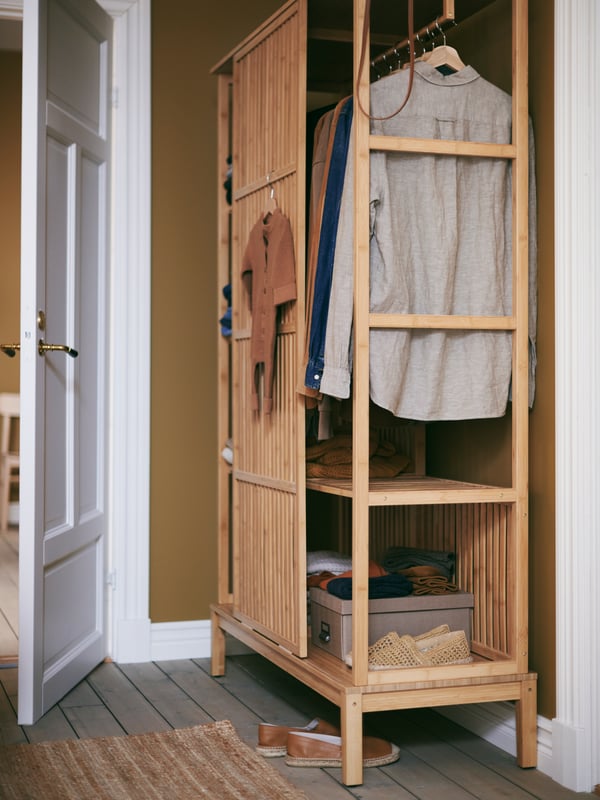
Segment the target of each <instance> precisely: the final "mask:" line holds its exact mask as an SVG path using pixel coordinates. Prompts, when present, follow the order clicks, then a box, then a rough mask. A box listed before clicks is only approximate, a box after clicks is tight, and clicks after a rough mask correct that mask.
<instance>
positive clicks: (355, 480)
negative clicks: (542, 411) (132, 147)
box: [211, 0, 537, 785]
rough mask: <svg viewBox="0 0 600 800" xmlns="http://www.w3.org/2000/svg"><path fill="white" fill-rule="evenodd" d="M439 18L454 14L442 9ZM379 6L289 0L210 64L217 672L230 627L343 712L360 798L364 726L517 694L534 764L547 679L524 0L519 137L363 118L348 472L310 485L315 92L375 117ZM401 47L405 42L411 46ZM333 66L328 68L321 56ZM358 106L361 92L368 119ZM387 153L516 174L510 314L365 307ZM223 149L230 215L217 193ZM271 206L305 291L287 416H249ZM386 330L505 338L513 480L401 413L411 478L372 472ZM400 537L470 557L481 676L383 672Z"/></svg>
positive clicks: (519, 22)
mask: <svg viewBox="0 0 600 800" xmlns="http://www.w3.org/2000/svg"><path fill="white" fill-rule="evenodd" d="M455 2H456V7H457V12H458V11H459V10H460V8H461V3H464V5H465V6H467V7H468V8H469V11H470V13H475V12H476V11H478V10H479V9H480V8H481V7H483V6H485V5H486V3H485V2H481V3H478V2H474V1H473V0H455ZM379 5H382V3H381V2H380V4H379ZM390 5H391V4H390ZM428 5H432V6H433V7H436V4H435V3H429V4H428ZM317 6H318V7H319V8H318V10H317V9H316V7H317ZM437 6H439V7H441V6H442V2H441V0H439V2H438V3H437ZM329 7H331V14H330V17H329V18H328V16H327V11H328V8H329ZM342 7H343V8H344V10H345V11H346V12H349V13H348V14H347V15H346V19H348V20H349V26H348V29H345V28H344V27H343V26H342V24H341V22H340V19H341V17H340V8H342ZM366 7H367V3H366V0H354V2H353V3H352V0H347V2H345V3H344V2H339V0H336V2H328V0H320V2H318V3H313V2H311V0H290V2H287V3H285V4H284V5H283V6H282V7H281V8H280V9H279V10H278V11H277V12H276V13H275V14H273V15H272V16H271V17H270V18H269V19H267V20H266V21H265V22H264V23H263V24H262V25H260V26H259V27H258V28H257V29H256V30H255V31H254V32H253V33H252V34H251V35H250V36H248V37H247V38H246V39H245V40H244V41H243V42H242V43H241V44H240V45H239V46H238V47H236V48H235V49H234V50H233V51H232V52H231V53H230V54H228V55H227V56H226V57H225V58H224V59H223V60H222V61H221V62H219V64H217V65H216V66H215V68H214V69H213V72H214V74H215V75H216V76H217V80H218V87H219V89H218V98H219V100H218V159H219V164H220V165H221V167H222V168H223V173H220V176H219V186H218V192H219V231H218V239H219V265H218V269H219V298H218V304H219V305H218V307H219V316H220V317H221V316H222V315H223V312H224V307H225V301H224V298H223V295H222V292H221V289H222V287H223V286H225V285H226V284H230V285H231V291H232V330H231V335H230V336H227V337H226V336H222V337H221V339H220V341H219V398H218V402H219V410H220V415H219V431H218V433H219V442H220V449H221V448H222V447H223V443H224V442H225V441H226V440H228V439H231V440H232V452H233V465H230V464H229V463H227V462H226V461H225V460H224V459H223V458H222V456H221V453H219V532H218V539H219V582H218V586H219V589H218V593H219V596H218V598H217V602H216V603H215V604H214V605H213V606H211V614H212V665H211V669H212V673H213V675H221V674H223V673H224V671H225V666H226V658H225V646H226V639H225V634H226V633H227V634H230V635H232V636H233V637H235V638H236V639H237V640H239V641H241V642H243V643H244V644H245V645H247V646H248V647H250V648H251V649H252V650H253V651H255V652H257V653H259V654H261V655H263V656H264V657H266V658H267V659H269V660H270V661H271V662H272V663H274V664H276V665H277V666H279V667H281V668H282V669H283V670H285V671H286V672H288V673H289V674H291V675H292V676H294V677H295V678H297V679H298V680H300V681H301V682H303V683H304V684H306V685H307V686H309V687H311V688H312V689H314V690H315V691H316V692H318V693H320V694H321V695H323V696H324V697H326V698H327V699H329V700H330V701H331V702H333V703H334V704H336V705H337V706H338V707H339V709H340V719H341V733H342V743H343V744H342V780H343V782H344V783H345V784H347V785H356V784H360V783H362V780H363V767H362V731H363V715H364V714H368V713H370V712H374V711H385V710H397V709H403V708H418V707H441V706H451V705H459V704H468V703H484V702H493V701H514V702H515V710H516V738H517V761H518V763H519V765H520V766H522V767H532V766H535V765H536V759H537V726H536V708H537V704H536V682H537V676H536V674H535V673H533V672H530V671H529V667H528V414H529V408H528V391H529V373H528V364H529V341H528V314H529V299H528V257H529V251H528V247H529V244H528V237H529V201H528V197H529V182H528V170H529V139H528V137H529V128H528V96H527V59H528V54H527V49H528V29H527V25H528V10H527V0H512V20H511V27H512V49H511V56H510V58H511V70H512V137H511V142H510V143H509V144H492V143H485V142H468V141H454V140H447V139H414V138H396V137H391V136H385V137H384V136H375V135H372V134H371V132H370V126H369V118H368V117H367V116H366V115H365V114H364V113H359V112H358V111H356V110H355V115H354V121H353V125H354V147H353V151H352V153H351V157H352V158H353V159H354V191H355V198H356V200H355V212H354V253H355V258H354V286H355V287H357V290H356V291H355V292H354V307H353V309H354V316H353V325H354V341H353V376H352V415H351V417H352V420H353V423H352V476H353V477H352V479H339V478H312V477H311V478H308V479H307V477H306V466H305V456H306V419H305V415H306V402H305V397H304V395H303V394H302V392H301V391H299V390H298V388H299V383H300V378H299V376H300V373H301V369H300V368H301V366H302V364H303V359H304V356H305V340H306V321H305V318H306V309H307V306H308V303H307V298H306V286H305V275H304V268H305V264H306V260H307V245H306V241H307V232H308V223H307V220H306V216H307V213H306V209H307V188H306V187H307V180H306V175H307V169H308V167H307V156H306V136H307V124H306V118H307V110H308V109H307V96H308V94H309V93H310V89H311V87H312V86H313V85H316V84H317V83H319V81H320V84H319V88H320V90H321V91H327V90H329V89H330V90H331V92H332V93H334V92H335V93H336V95H337V96H338V97H343V96H344V92H345V93H346V94H352V93H353V89H355V88H356V89H357V91H358V98H360V104H361V105H362V107H363V108H369V91H370V76H369V73H370V70H369V59H368V58H367V59H363V60H364V62H365V63H364V65H363V69H362V72H361V74H359V73H358V70H359V65H360V61H361V42H362V37H363V28H364V26H365V25H367V26H368V22H365V16H366V15H365V9H366ZM311 12H312V13H311ZM437 13H438V12H436V11H434V13H433V16H432V19H433V20H435V19H436V14H437ZM418 27H419V26H418V25H417V28H415V30H417V29H418ZM404 35H406V31H405V32H404ZM402 36H403V32H402V31H398V36H397V37H396V38H397V40H398V41H400V40H401V39H402ZM396 38H394V37H390V36H389V32H388V34H387V35H385V36H376V35H375V33H374V34H373V36H372V38H371V46H372V49H371V55H372V54H373V52H385V51H386V50H387V49H389V48H390V47H393V45H394V42H395V41H396ZM342 44H343V45H345V46H346V47H349V48H352V50H353V56H352V57H351V62H352V64H353V67H352V68H351V69H352V72H351V73H350V74H347V75H346V76H345V78H344V80H345V81H346V83H345V85H342V81H340V80H337V82H336V85H335V89H334V88H333V83H334V80H333V78H334V76H333V75H332V73H333V72H335V68H334V67H330V68H328V70H329V71H328V73H327V74H325V72H324V71H323V68H322V67H320V66H319V64H320V56H319V54H320V52H321V51H322V49H323V48H327V47H331V48H336V47H338V46H341V45H342ZM377 48H379V49H378V50H377ZM325 52H326V51H325ZM332 52H333V50H332ZM323 63H328V64H330V65H331V64H332V63H333V62H332V59H331V58H329V59H327V57H325V58H324V60H323ZM319 70H321V74H319ZM356 99H357V95H356V94H355V108H356ZM401 99H402V98H399V100H400V101H401ZM376 150H379V151H394V152H404V153H411V154H423V155H427V154H434V155H436V156H442V157H449V158H454V157H459V158H479V159H507V160H509V161H510V162H512V184H511V185H512V231H513V243H514V246H513V253H512V276H513V286H512V313H510V314H509V315H506V316H456V315H452V316H450V315H427V314H402V315H401V314H385V315H384V314H374V313H371V312H370V308H369V291H368V287H369V280H370V278H369V235H370V234H369V161H370V153H371V152H373V151H376ZM229 156H231V166H232V186H231V198H230V200H231V202H228V201H227V200H226V197H225V192H224V191H223V186H222V184H223V174H224V170H225V166H224V165H225V164H226V163H227V159H228V157H229ZM273 201H275V202H276V203H277V205H278V206H279V208H281V210H282V211H283V212H284V213H285V215H286V216H287V218H288V219H289V221H290V225H291V229H292V234H293V240H294V256H295V263H296V278H297V297H296V300H295V301H293V302H287V303H285V304H283V305H282V306H281V308H280V312H279V318H278V328H277V347H276V355H275V365H274V370H275V378H274V387H273V409H272V411H271V412H270V413H264V410H262V411H261V410H260V409H259V410H258V411H257V410H255V409H254V408H253V407H252V403H251V392H250V386H251V384H253V382H254V375H252V374H251V353H250V339H251V336H250V330H251V319H252V317H251V311H250V309H249V307H248V301H247V298H246V297H245V296H244V287H243V284H242V280H241V264H242V260H243V257H244V250H245V247H246V243H247V241H248V237H249V235H250V232H251V230H252V228H253V226H254V224H255V223H256V221H257V220H258V219H259V218H260V217H261V215H264V214H265V212H266V210H267V208H268V205H269V203H270V202H271V203H272V202H273ZM271 207H273V206H272V205H271ZM381 328H390V329H391V328H396V329H405V330H424V331H427V330H452V331H504V332H509V333H510V334H511V337H512V379H511V392H512V396H511V403H510V405H511V410H510V423H509V424H510V435H509V438H510V450H511V455H510V460H511V464H510V473H511V475H510V480H507V481H505V482H502V483H501V484H499V485H496V484H490V483H489V482H487V481H485V482H481V483H478V482H473V481H472V480H469V481H463V480H456V479H450V478H439V477H433V476H431V475H428V474H427V473H426V466H425V465H426V458H425V450H426V447H427V445H426V442H425V434H424V430H425V426H424V425H423V424H422V423H406V421H404V420H403V421H400V422H398V426H397V428H394V431H395V433H394V435H397V436H398V437H401V438H402V441H403V443H404V445H405V447H406V449H407V450H408V451H409V455H410V458H411V464H412V467H411V469H409V470H408V471H407V472H405V473H402V474H401V475H399V476H398V477H395V478H389V479H386V478H378V479H373V478H370V477H369V430H370V428H371V427H372V426H373V425H374V424H376V420H375V419H374V416H373V413H374V412H373V408H372V403H371V401H370V392H369V344H370V333H371V331H372V330H374V329H381ZM357 421H361V422H362V423H363V424H358V423H357ZM366 421H370V423H371V424H367V422H366ZM386 424H388V423H387V422H386ZM323 498H325V499H326V502H327V503H328V506H327V509H328V511H327V514H328V515H329V516H328V517H327V524H328V525H329V526H330V528H331V527H333V528H334V529H336V531H337V532H334V534H333V539H335V540H336V542H338V543H339V544H340V546H347V547H348V549H349V550H351V555H352V597H353V600H352V623H351V625H352V652H351V655H352V666H348V665H347V664H346V663H345V662H344V661H343V660H341V659H339V658H337V657H335V656H334V655H332V654H331V653H328V652H325V651H324V650H323V649H322V648H319V647H316V646H315V645H314V644H312V643H311V635H310V626H309V622H308V621H307V609H306V597H307V580H306V566H307V527H310V525H311V519H312V517H311V514H314V511H312V510H311V509H313V507H314V505H315V499H316V503H317V505H318V503H319V502H320V501H321V500H323ZM331 509H333V512H332V511H331ZM332 514H333V516H331V515H332ZM332 520H334V521H333V525H331V523H332ZM336 526H337V527H336ZM424 531H425V532H424ZM336 537H337V539H336ZM331 541H332V539H330V540H329V543H331ZM390 542H400V543H406V544H416V543H418V544H420V545H422V546H428V547H431V548H432V549H436V548H437V549H442V548H443V549H454V550H456V551H457V573H458V576H459V577H460V580H461V585H462V586H463V587H464V588H465V589H467V590H468V591H470V592H472V593H473V595H474V598H475V608H474V612H473V630H472V637H471V654H472V661H471V662H470V663H466V664H465V663H461V664H458V663H454V664H445V665H441V666H435V667H431V666H427V667H408V668H406V667H403V668H401V669H385V670H372V669H371V670H370V669H369V665H368V646H369V601H368V585H369V562H370V560H371V559H372V558H373V553H374V552H377V553H380V552H381V551H382V549H384V547H385V545H386V544H389V543H390ZM324 549H325V548H324Z"/></svg>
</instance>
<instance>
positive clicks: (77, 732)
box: [0, 655, 596, 800]
mask: <svg viewBox="0 0 600 800" xmlns="http://www.w3.org/2000/svg"><path fill="white" fill-rule="evenodd" d="M16 705H17V670H16V669H14V668H7V669H0V742H1V743H15V742H23V743H26V742H41V741H47V740H53V739H65V738H87V737H93V736H125V735H127V734H130V733H143V732H147V731H161V730H169V729H171V728H182V727H186V726H190V725H199V724H203V723H206V722H211V721H213V720H220V719H229V720H231V722H232V723H233V725H234V726H235V727H236V729H237V731H238V733H239V735H240V737H241V738H242V739H243V740H244V741H245V742H247V743H248V744H249V745H251V746H254V745H255V744H256V731H257V724H258V723H259V722H261V721H268V722H275V723H280V724H293V725H298V724H305V723H306V722H307V721H308V720H309V719H311V718H312V717H314V716H322V717H323V718H325V719H329V720H330V721H332V722H334V723H337V722H338V719H339V717H338V709H337V708H336V707H335V706H333V705H331V704H330V703H329V702H328V701H327V700H324V699H323V698H322V697H320V696H319V695H317V694H316V693H315V692H313V691H311V690H310V689H307V688H306V687H305V686H303V685H302V684H301V683H299V682H298V681H296V680H295V679H293V678H290V677H289V676H288V675H287V674H286V673H284V672H283V671H281V670H280V669H278V668H277V667H274V666H273V665H272V664H270V663H269V662H268V661H266V660H265V659H263V658H262V657H261V656H258V655H244V656H235V657H229V658H228V659H227V673H226V675H225V676H223V677H220V678H216V679H215V678H212V677H211V676H210V662H209V660H208V659H195V660H180V661H163V662H158V663H146V664H130V665H124V664H120V665H117V664H112V663H104V664H101V665H100V666H99V667H97V668H96V669H95V670H94V671H93V672H92V673H91V674H90V675H89V676H88V678H87V679H86V680H84V681H83V682H82V683H80V684H79V685H78V686H77V687H76V688H75V689H73V691H71V692H70V693H69V694H68V695H67V696H66V697H65V699H64V700H63V701H62V702H60V703H59V704H58V705H56V706H54V708H52V709H51V710H50V711H49V712H48V713H47V714H46V715H45V716H44V717H43V718H42V719H41V720H40V721H39V722H38V723H37V724H35V725H32V726H24V727H20V726H18V725H17V722H16V715H15V709H16ZM365 727H366V730H365V732H366V733H370V734H373V735H381V736H384V737H385V738H388V739H390V740H392V741H394V742H396V743H397V744H398V745H399V746H400V749H401V757H400V760H399V761H398V762H396V763H395V764H391V765H389V766H387V767H381V768H378V769H373V768H371V769H367V770H365V773H364V774H365V782H364V784H363V785H362V786H358V787H353V788H347V787H345V786H343V784H342V783H341V769H318V768H297V767H296V768H294V767H288V766H287V765H286V764H285V761H284V759H283V758H274V759H270V763H271V764H273V765H274V766H275V767H276V768H277V769H279V770H280V771H281V772H282V773H283V774H284V775H285V776H286V777H287V779H288V780H289V781H290V782H291V783H293V784H295V785H296V786H297V787H299V788H300V789H302V790H303V791H304V793H305V794H306V796H307V797H308V798H309V800H324V799H326V800H350V798H360V800H408V799H409V798H412V800H414V799H415V798H419V800H440V798H443V800H473V798H481V799H482V800H500V798H504V800H506V798H510V800H533V798H539V799H540V800H569V798H573V799H575V798H579V800H587V799H588V798H589V799H590V800H592V799H593V798H595V797H596V796H595V795H592V794H583V793H578V794H576V793H574V792H570V791H569V790H567V789H564V788H562V787H560V786H559V785H558V784H556V783H554V782H553V781H552V780H550V778H548V777H547V776H545V775H543V774H542V773H541V772H538V771H537V770H532V769H528V770H523V769H520V768H519V767H518V766H517V765H516V763H515V759H514V758H513V757H512V756H509V755H508V754H506V753H505V752H503V751H502V750H499V749H498V748H496V747H494V746H493V745H490V744H488V743H487V742H485V741H484V740H483V739H479V738H478V737H476V736H474V735H473V734H471V733H469V732H468V731H466V730H464V729H463V728H461V727H459V726H457V725H455V724H454V723H452V722H449V721H448V720H446V719H444V718H443V717H442V716H440V715H439V714H437V713H435V712H434V711H431V710H429V709H418V710H409V711H398V712H396V711H394V712H392V711H389V712H383V713H378V714H372V715H368V716H367V717H365ZM215 800H218V798H215Z"/></svg>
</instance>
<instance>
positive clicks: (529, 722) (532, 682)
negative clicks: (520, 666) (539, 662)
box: [516, 673, 537, 767]
mask: <svg viewBox="0 0 600 800" xmlns="http://www.w3.org/2000/svg"><path fill="white" fill-rule="evenodd" d="M516 725H517V764H518V765H519V766H520V767H535V766H537V675H535V674H534V673H530V676H529V677H528V678H527V679H525V680H523V681H522V682H521V697H520V699H519V700H517V717H516Z"/></svg>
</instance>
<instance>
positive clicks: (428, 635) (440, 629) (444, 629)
mask: <svg viewBox="0 0 600 800" xmlns="http://www.w3.org/2000/svg"><path fill="white" fill-rule="evenodd" d="M443 633H450V627H449V626H448V625H446V624H444V625H438V626H437V628H432V629H431V630H430V631H425V633H420V634H419V635H418V636H413V637H412V638H413V639H414V640H415V642H424V641H425V640H426V639H432V638H435V637H437V636H441V635H442V634H443ZM388 636H391V637H392V640H391V643H390V646H392V645H393V643H394V642H396V641H397V638H398V637H399V636H400V634H398V633H396V632H395V631H394V632H392V633H386V635H385V636H383V637H382V638H381V639H378V640H377V641H376V642H375V644H372V645H371V647H369V665H370V664H371V652H372V651H373V648H376V649H379V648H381V647H383V643H384V642H386V641H387V637H388ZM344 661H345V662H346V664H348V666H349V667H351V666H352V653H348V655H347V656H346V658H345V659H344ZM411 666H412V665H411Z"/></svg>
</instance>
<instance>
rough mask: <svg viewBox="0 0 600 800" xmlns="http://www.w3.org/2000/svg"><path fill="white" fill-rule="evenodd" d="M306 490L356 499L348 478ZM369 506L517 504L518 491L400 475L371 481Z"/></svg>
mask: <svg viewBox="0 0 600 800" xmlns="http://www.w3.org/2000/svg"><path fill="white" fill-rule="evenodd" d="M306 488H307V489H312V490H313V491H316V492H323V493H325V494H333V495H337V496H339V497H349V498H352V497H353V491H352V480H350V479H348V478H307V479H306ZM368 491H369V494H368V502H369V506H403V505H407V506H408V505H412V506H415V505H450V504H452V505H455V504H460V503H514V502H516V500H517V492H516V490H515V489H514V488H511V487H509V486H486V485H483V484H477V483H468V482H465V481H455V480H449V479H446V478H434V477H430V476H428V475H412V474H407V475H398V476H396V477H395V478H389V479H386V478H370V479H369V490H368Z"/></svg>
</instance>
